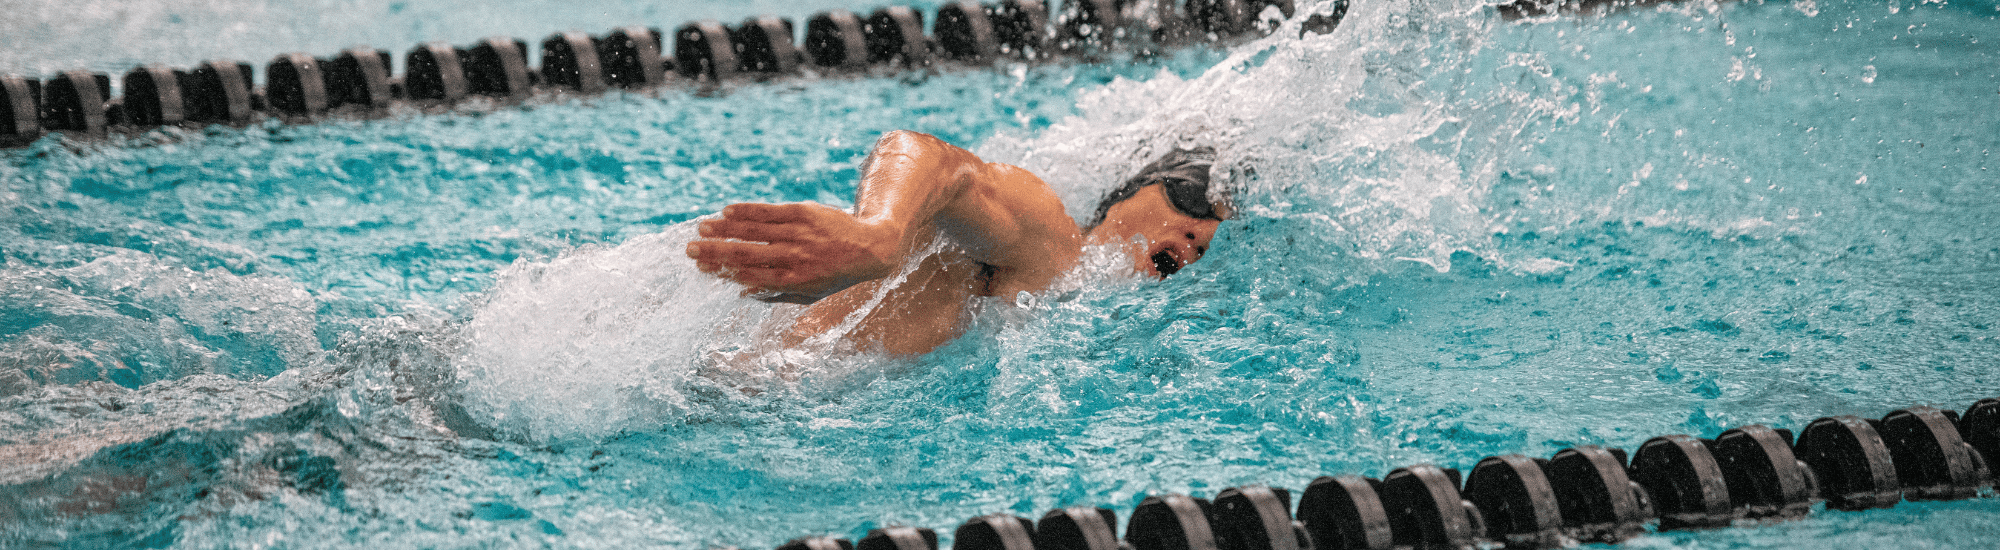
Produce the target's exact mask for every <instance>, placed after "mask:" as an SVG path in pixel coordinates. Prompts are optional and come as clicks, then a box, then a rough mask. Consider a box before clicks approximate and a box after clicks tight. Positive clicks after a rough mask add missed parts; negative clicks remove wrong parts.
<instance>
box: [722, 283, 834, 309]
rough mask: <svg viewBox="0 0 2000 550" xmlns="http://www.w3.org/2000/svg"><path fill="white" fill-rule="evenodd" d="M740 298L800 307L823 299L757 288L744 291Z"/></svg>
mask: <svg viewBox="0 0 2000 550" xmlns="http://www.w3.org/2000/svg"><path fill="white" fill-rule="evenodd" d="M739 296H742V297H744V298H750V299H753V300H757V301H759V302H770V303H778V304H799V305H809V304H811V303H813V302H817V301H819V299H820V298H822V297H821V296H808V295H805V294H799V293H796V292H778V291H776V290H770V289H764V288H756V287H751V288H746V289H743V293H742V294H740V295H739Z"/></svg>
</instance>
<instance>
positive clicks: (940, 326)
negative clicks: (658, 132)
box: [687, 131, 1230, 355]
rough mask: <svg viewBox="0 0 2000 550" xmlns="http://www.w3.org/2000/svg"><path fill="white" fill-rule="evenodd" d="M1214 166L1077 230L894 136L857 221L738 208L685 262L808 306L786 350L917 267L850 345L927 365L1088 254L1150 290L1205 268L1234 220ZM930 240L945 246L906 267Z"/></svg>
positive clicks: (1189, 160) (1050, 198)
mask: <svg viewBox="0 0 2000 550" xmlns="http://www.w3.org/2000/svg"><path fill="white" fill-rule="evenodd" d="M1214 159H1215V153H1214V151H1213V150H1210V149H1208V148H1205V147H1204V148H1199V149H1194V150H1177V151H1174V152H1172V153H1168V154H1167V155H1166V156H1164V157H1162V158H1160V159H1159V160H1157V161H1154V162H1153V163H1152V164H1149V165H1147V166H1146V167H1145V168H1142V169H1141V170H1140V172H1139V175H1138V176H1135V177H1133V178H1132V179H1130V180H1126V182H1125V183H1124V185H1122V186H1120V187H1119V189H1118V190H1116V191H1114V192H1112V193H1111V195H1110V196H1108V197H1106V198H1105V199H1104V200H1103V201H1102V202H1101V203H1099V204H1098V207H1097V212H1096V214H1095V216H1094V217H1095V219H1093V220H1091V222H1090V223H1089V224H1087V225H1079V224H1078V223H1077V222H1076V221H1075V220H1072V219H1070V217H1069V214H1068V213H1067V212H1066V211H1064V210H1063V205H1062V201H1061V200H1060V199H1058V198H1057V197H1056V194H1055V192H1054V191H1053V190H1051V189H1049V186H1048V184H1047V183H1043V182H1042V180H1041V178H1037V177H1035V175H1034V174H1030V173H1028V171H1027V170H1023V169H1021V168H1018V167H1014V166H1009V165H1005V164H998V163H988V162H985V161H982V160H980V159H979V157H977V156H974V155H973V154H972V153H971V152H968V151H966V150H964V149H960V148H958V147H955V146H952V145H951V144H948V143H945V142H944V141H942V140H939V139H937V138H935V137H931V136H929V135H926V134H921V133H917V132H910V131H896V132H890V133H888V134H886V135H884V136H882V139H881V140H880V141H877V142H876V143H875V150H874V151H873V152H871V153H870V154H869V156H868V159H867V160H866V161H864V162H863V163H862V167H861V183H860V187H859V189H857V190H856V191H855V198H854V211H853V212H846V211H842V210H840V209H836V208H833V207H831V206H826V205H822V204H817V203H809V202H801V203H791V204H756V203H743V204H732V205H729V206H728V207H726V208H723V210H722V217H721V218H719V219H712V220H708V221H704V222H702V223H701V225H700V229H699V230H700V235H701V236H700V238H699V239H696V240H695V241H694V242H691V243H689V244H688V246H687V255H688V257H691V258H694V260H695V264H696V265H697V266H698V267H699V268H700V269H701V270H702V271H703V272H705V273H710V274H714V275H717V276H720V277H722V278H725V279H728V280H731V281H735V282H737V283H742V284H743V285H745V286H748V287H749V290H747V291H746V294H748V295H751V296H755V297H757V298H758V299H762V300H766V301H776V302H790V303H799V304H810V305H808V306H807V308H806V310H805V311H804V312H802V313H801V314H800V315H799V317H798V319H797V321H796V322H795V323H794V324H793V326H792V329H791V331H790V333H789V334H788V336H787V338H786V342H785V344H786V345H796V344H798V343H799V342H802V341H804V340H805V339H806V338H809V337H811V336H814V335H817V334H820V333H823V332H826V331H827V330H830V329H832V328H834V327H835V326H837V325H839V324H840V323H841V322H842V321H843V320H845V319H846V318H847V317H848V315H849V314H851V313H853V312H855V311H856V310H858V309H860V308H863V307H867V306H868V303H869V302H870V301H871V300H872V299H873V298H874V297H875V296H876V295H877V291H879V290H882V289H881V288H879V287H880V285H882V284H885V279H884V277H887V276H889V275H891V274H894V273H896V272H897V271H898V270H899V269H900V268H903V267H904V262H906V261H911V260H914V261H917V262H919V263H918V265H916V266H915V267H914V268H913V269H912V270H911V271H910V273H909V276H908V277H905V278H902V279H900V280H899V281H897V282H894V283H893V284H894V285H895V286H894V287H893V288H890V289H888V292H887V293H886V294H884V295H883V299H882V302H881V303H880V304H877V305H876V307H874V309H873V310H871V311H869V312H868V313H867V314H865V315H864V317H863V318H862V319H861V321H860V323H859V324H858V325H857V326H856V327H855V328H854V330H853V332H852V333H850V336H849V337H850V338H853V339H856V340H858V341H860V342H861V343H865V344H872V345H875V346H879V347H880V348H881V349H882V350H883V351H886V352H889V353H895V354H904V355H915V354H921V353H925V352H928V351H930V350H931V349H933V348H936V347H937V346H938V345H940V344H943V343H945V342H946V341H949V340H951V339H952V338H954V337H956V336H958V334H959V333H960V332H961V331H962V330H964V327H963V326H962V323H961V322H960V319H961V318H962V316H963V315H964V313H965V308H966V307H967V305H968V304H970V303H971V302H972V298H973V297H975V296H1012V295H1014V294H1015V293H1018V292H1023V291H1026V292H1030V293H1033V292H1040V291H1042V290H1044V289H1047V288H1048V287H1049V285H1050V284H1051V283H1053V282H1054V281H1055V280H1056V277H1057V276H1059V275H1061V274H1062V273H1063V272H1065V271H1067V270H1069V269H1070V268H1071V267H1074V266H1075V265H1076V264H1077V262H1078V259H1079V258H1080V257H1081V256H1082V255H1083V247H1084V245H1087V244H1088V245H1110V246H1112V247H1114V248H1116V249H1118V250H1120V251H1121V252H1123V253H1125V254H1128V255H1129V256H1130V257H1131V259H1132V265H1133V267H1134V268H1135V269H1136V270H1137V271H1138V272H1139V273H1143V274H1148V275H1152V276H1154V277H1165V276H1168V275H1172V274H1174V272H1176V271H1179V270H1180V269H1181V268H1182V267H1185V266H1186V265H1187V264H1189V263H1192V262H1194V261H1195V260H1198V259H1201V256H1202V254H1203V253H1205V252H1207V251H1208V242H1209V239H1210V238H1212V237H1214V235H1215V229H1216V226H1217V225H1218V224H1220V223H1221V222H1222V220H1223V219H1225V218H1227V217H1228V216H1229V214H1230V212H1229V209H1228V208H1227V207H1226V206H1225V205H1222V204H1216V203H1213V202H1211V201H1210V199H1209V195H1208V187H1209V176H1208V170H1209V167H1210V165H1212V164H1213V163H1214ZM1135 237H1136V238H1135ZM937 239H944V240H945V241H947V244H950V245H953V246H947V247H944V252H941V253H937V254H930V255H927V256H923V257H921V258H913V257H912V256H913V255H917V254H922V253H923V252H925V251H927V250H930V249H931V247H932V246H933V245H935V244H938V243H937V242H935V241H936V240H937Z"/></svg>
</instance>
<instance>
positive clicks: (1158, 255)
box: [1153, 250, 1181, 277]
mask: <svg viewBox="0 0 2000 550" xmlns="http://www.w3.org/2000/svg"><path fill="white" fill-rule="evenodd" d="M1153 269H1154V270H1155V271H1159V272H1160V276H1161V277H1166V276H1168V275H1173V274H1174V273H1178V272H1180V270H1181V261H1180V260H1177V259H1174V255H1173V254H1168V253H1167V251H1165V250H1161V251H1159V252H1154V253H1153Z"/></svg>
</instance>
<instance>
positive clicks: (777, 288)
mask: <svg viewBox="0 0 2000 550" xmlns="http://www.w3.org/2000/svg"><path fill="white" fill-rule="evenodd" d="M699 231H700V232H701V238H699V239H696V240H695V241H694V242H691V243H688V246H687V255H688V257H689V258H694V261H695V267H696V268H698V269H700V270H701V271H702V272H703V273H708V274H712V275H715V276H717V277H722V278H724V279H728V280H731V281H735V282H738V283H742V284H743V285H744V286H747V287H750V288H749V289H747V290H745V291H744V292H743V295H744V296H749V297H753V298H756V299H758V300H763V301H766V302H786V303H794V304H810V303H813V302H815V301H818V300H819V299H820V298H825V297H827V296H830V295H832V294H833V293H835V292H840V291H841V290H843V289H846V288H847V287H851V286H854V285H857V284H861V283H864V282H868V281H872V280H875V279H880V278H882V277H886V276H888V275H889V274H890V273H893V272H894V271H895V269H896V267H897V266H899V265H901V263H902V248H903V246H902V245H903V243H902V240H903V234H902V233H903V232H902V231H901V230H899V229H898V228H895V227H890V226H889V225H888V224H870V223H866V222H863V221H861V220H858V219H855V217H854V216H853V215H852V214H849V213H847V212H845V211H842V210H840V209H837V208H834V207H831V206H826V205H823V204H817V203H810V202H797V203H791V204H756V203H743V204H732V205H729V206H728V207H725V208H723V209H722V217H721V218H720V219H713V220H708V221H704V222H701V225H700V226H699Z"/></svg>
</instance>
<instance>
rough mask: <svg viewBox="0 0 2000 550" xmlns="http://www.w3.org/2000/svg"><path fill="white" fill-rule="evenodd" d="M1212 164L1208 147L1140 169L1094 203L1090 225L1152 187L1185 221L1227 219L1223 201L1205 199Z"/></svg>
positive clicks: (1228, 211) (1173, 154) (1212, 155)
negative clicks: (1121, 203) (1094, 208)
mask: <svg viewBox="0 0 2000 550" xmlns="http://www.w3.org/2000/svg"><path fill="white" fill-rule="evenodd" d="M1214 164H1215V149H1212V148H1208V147H1196V148H1194V149H1178V150H1175V151H1173V152H1170V153H1167V154H1166V155H1165V156H1162V157H1160V159H1159V160H1155V161H1153V162H1152V164H1148V165H1146V166H1145V167H1144V168H1140V169H1139V174H1138V175H1136V176H1133V177H1132V179H1128V180H1125V184H1124V185H1120V186H1118V189H1117V190H1116V191H1112V192H1111V195H1110V196H1108V197H1105V198H1104V201H1103V202H1100V203H1098V206H1097V216H1096V218H1095V220H1097V221H1093V222H1091V223H1092V225H1096V223H1097V222H1099V221H1103V220H1104V214H1105V212H1107V211H1109V210H1110V209H1111V205H1113V204H1117V203H1119V202H1122V201H1124V200H1125V199H1129V198H1132V195H1136V194H1138V193H1139V190H1140V189H1144V188H1145V187H1146V186H1148V185H1153V184H1159V185H1160V189H1161V190H1162V191H1165V192H1166V194H1167V201H1168V202H1169V203H1170V204H1172V205H1173V207H1174V210H1178V211H1180V213H1182V214H1186V215H1187V216H1188V217H1191V218H1196V219H1207V220H1217V221H1221V220H1225V219H1229V216H1230V215H1231V214H1233V213H1234V212H1233V210H1232V209H1231V208H1230V207H1229V203H1228V202H1227V201H1226V200H1225V201H1222V202H1221V203H1217V202H1216V201H1212V200H1210V199H1209V197H1208V169H1209V167H1210V166H1212V165H1214Z"/></svg>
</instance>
